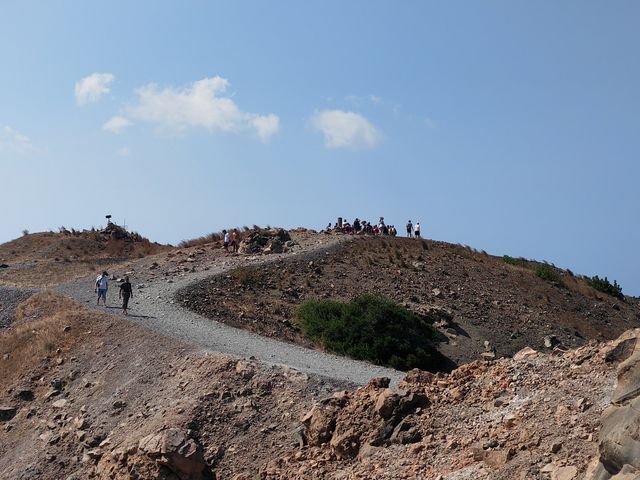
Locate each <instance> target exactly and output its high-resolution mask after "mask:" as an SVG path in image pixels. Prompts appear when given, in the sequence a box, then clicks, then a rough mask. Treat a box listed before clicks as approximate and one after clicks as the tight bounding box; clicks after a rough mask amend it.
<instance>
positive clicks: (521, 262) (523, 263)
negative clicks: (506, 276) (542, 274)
mask: <svg viewBox="0 0 640 480" xmlns="http://www.w3.org/2000/svg"><path fill="white" fill-rule="evenodd" d="M502 260H504V263H508V264H509V265H515V266H516V267H524V268H529V261H528V260H526V259H524V258H522V257H520V258H513V257H510V256H509V255H504V256H503V257H502Z"/></svg>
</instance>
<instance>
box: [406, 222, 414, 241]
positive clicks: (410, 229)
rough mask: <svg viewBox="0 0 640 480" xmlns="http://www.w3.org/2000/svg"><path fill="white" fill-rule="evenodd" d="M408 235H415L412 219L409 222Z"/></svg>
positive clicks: (410, 236)
mask: <svg viewBox="0 0 640 480" xmlns="http://www.w3.org/2000/svg"><path fill="white" fill-rule="evenodd" d="M407 237H409V238H412V237H413V223H411V220H409V221H408V222H407Z"/></svg>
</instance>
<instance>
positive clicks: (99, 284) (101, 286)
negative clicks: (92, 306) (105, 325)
mask: <svg viewBox="0 0 640 480" xmlns="http://www.w3.org/2000/svg"><path fill="white" fill-rule="evenodd" d="M107 290H109V274H108V273H107V272H102V275H100V276H99V277H98V278H97V279H96V290H95V291H96V292H97V293H98V301H97V302H96V305H100V299H101V298H102V301H103V302H104V306H105V307H106V306H107Z"/></svg>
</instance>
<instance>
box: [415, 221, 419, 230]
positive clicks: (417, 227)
mask: <svg viewBox="0 0 640 480" xmlns="http://www.w3.org/2000/svg"><path fill="white" fill-rule="evenodd" d="M415 230H416V232H419V231H420V224H419V223H416V228H415Z"/></svg>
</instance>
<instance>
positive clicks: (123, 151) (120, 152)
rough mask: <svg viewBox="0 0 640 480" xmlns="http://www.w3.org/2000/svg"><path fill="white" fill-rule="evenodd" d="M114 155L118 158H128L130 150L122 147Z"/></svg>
mask: <svg viewBox="0 0 640 480" xmlns="http://www.w3.org/2000/svg"><path fill="white" fill-rule="evenodd" d="M116 153H117V154H118V156H119V157H128V156H129V155H131V150H130V149H129V147H122V148H119V149H118V151H117V152H116Z"/></svg>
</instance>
